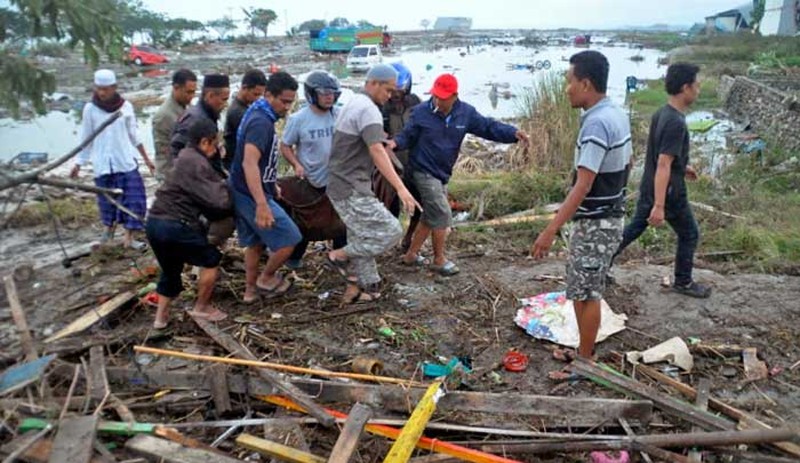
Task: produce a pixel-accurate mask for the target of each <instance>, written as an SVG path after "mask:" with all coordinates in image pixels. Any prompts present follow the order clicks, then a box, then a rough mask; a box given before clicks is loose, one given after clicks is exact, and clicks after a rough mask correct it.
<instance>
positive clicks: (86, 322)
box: [44, 291, 136, 343]
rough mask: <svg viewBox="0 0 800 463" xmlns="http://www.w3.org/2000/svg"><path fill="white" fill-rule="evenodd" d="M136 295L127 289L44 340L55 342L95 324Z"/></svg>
mask: <svg viewBox="0 0 800 463" xmlns="http://www.w3.org/2000/svg"><path fill="white" fill-rule="evenodd" d="M135 296H136V295H135V294H134V293H133V292H131V291H125V292H124V293H120V294H117V295H116V296H114V297H113V298H111V299H109V300H107V301H106V302H104V303H103V304H101V305H100V307H97V308H95V309H91V310H90V311H88V312H86V313H85V314H83V315H81V316H80V317H79V318H77V319H76V320H74V321H73V322H72V323H70V324H69V325H67V326H66V327H64V329H62V330H61V331H59V332H58V333H56V334H54V335H52V336H50V337H49V338H47V339H45V340H44V342H45V343H48V342H53V341H56V340H58V339H61V338H65V337H67V336H69V335H71V334H76V333H80V332H81V331H83V330H85V329H87V328H89V327H90V326H92V325H94V324H95V323H97V322H98V321H100V320H102V319H103V318H105V317H107V316H108V315H109V314H111V313H112V312H114V311H115V310H117V309H119V308H120V307H122V306H123V305H125V304H126V303H127V302H128V301H130V300H131V299H133V298H134V297H135Z"/></svg>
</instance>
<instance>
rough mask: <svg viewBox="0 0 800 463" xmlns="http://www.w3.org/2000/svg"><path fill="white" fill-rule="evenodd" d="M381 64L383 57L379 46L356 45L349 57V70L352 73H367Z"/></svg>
mask: <svg viewBox="0 0 800 463" xmlns="http://www.w3.org/2000/svg"><path fill="white" fill-rule="evenodd" d="M381 62H383V55H382V54H381V47H380V46H378V45H356V46H355V47H353V49H352V50H350V54H349V55H347V69H348V70H349V71H352V72H366V71H368V70H369V68H371V67H372V66H373V65H375V64H378V63H381Z"/></svg>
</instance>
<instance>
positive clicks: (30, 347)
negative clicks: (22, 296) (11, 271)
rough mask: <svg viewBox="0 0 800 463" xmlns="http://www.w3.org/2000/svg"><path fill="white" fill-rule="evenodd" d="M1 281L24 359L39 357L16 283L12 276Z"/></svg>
mask: <svg viewBox="0 0 800 463" xmlns="http://www.w3.org/2000/svg"><path fill="white" fill-rule="evenodd" d="M3 283H5V286H6V297H7V298H8V305H9V307H10V308H11V318H13V319H14V324H15V325H17V333H18V334H19V343H20V344H21V345H22V351H23V352H24V353H25V360H27V361H29V362H32V361H34V360H36V359H37V358H39V355H38V354H37V353H36V346H35V345H34V344H33V338H32V337H31V331H30V329H28V321H27V320H26V319H25V311H24V310H23V309H22V304H21V303H20V302H19V294H17V285H16V284H15V283H14V276H13V275H6V276H4V277H3Z"/></svg>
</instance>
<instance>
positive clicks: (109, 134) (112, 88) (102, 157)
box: [70, 69, 155, 249]
mask: <svg viewBox="0 0 800 463" xmlns="http://www.w3.org/2000/svg"><path fill="white" fill-rule="evenodd" d="M117 111H119V112H121V113H122V116H121V117H120V118H118V119H117V120H115V121H114V122H112V123H111V125H109V126H108V127H106V129H105V130H103V131H102V132H101V133H100V134H99V135H98V136H97V137H96V138H95V139H94V140H92V142H91V143H89V144H88V145H87V146H86V147H85V148H84V149H83V151H81V152H80V154H79V155H78V159H77V160H76V162H75V166H74V167H73V168H72V172H71V173H70V176H71V177H73V178H74V177H77V176H78V173H79V172H80V169H81V166H83V165H84V164H86V162H87V161H91V162H92V169H93V170H94V183H95V185H97V186H98V187H102V188H118V189H121V190H122V195H121V196H119V197H117V198H116V201H117V202H118V203H119V204H121V205H122V206H123V207H124V208H125V209H127V211H130V212H132V213H133V214H135V215H137V216H138V217H141V218H144V215H145V212H147V196H146V194H145V189H144V182H143V181H142V176H141V175H140V174H139V164H138V163H137V162H136V151H138V152H139V154H140V155H141V156H142V159H143V160H144V163H145V165H146V166H147V168H148V169H149V170H150V174H155V165H154V164H153V162H152V161H151V160H150V157H149V156H147V152H146V151H145V149H144V145H143V144H142V142H141V140H140V139H139V133H138V130H137V127H136V115H135V114H134V112H133V105H132V104H131V103H130V102H129V101H126V100H125V99H124V98H122V97H121V96H120V94H119V93H117V76H116V75H115V74H114V71H111V70H108V69H100V70H98V71H97V72H95V73H94V95H93V96H92V101H91V102H89V103H87V104H86V105H85V106H84V107H83V120H82V125H81V139H86V138H88V137H89V135H91V134H92V133H93V132H94V131H95V130H97V128H98V127H100V126H101V125H102V124H103V123H104V122H105V121H107V120H108V119H109V118H110V117H112V115H113V114H115V113H116V112H117ZM97 205H98V208H99V209H100V219H101V220H102V222H103V225H104V226H105V227H106V231H105V232H104V233H103V238H102V240H103V241H104V242H105V241H109V240H111V239H112V238H113V237H114V229H115V228H116V226H117V225H118V224H119V225H122V227H123V228H124V229H125V236H124V241H123V244H124V245H125V247H129V248H133V249H143V248H144V247H145V244H144V243H143V242H141V241H137V240H134V239H133V232H134V231H137V230H143V229H144V224H143V223H142V221H141V220H140V219H139V218H137V217H133V216H131V214H130V213H129V212H127V211H124V210H123V209H121V208H119V207H117V205H116V204H114V203H112V202H110V201H109V200H108V198H106V197H105V196H104V195H100V194H98V195H97Z"/></svg>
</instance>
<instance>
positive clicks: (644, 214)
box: [614, 199, 700, 285]
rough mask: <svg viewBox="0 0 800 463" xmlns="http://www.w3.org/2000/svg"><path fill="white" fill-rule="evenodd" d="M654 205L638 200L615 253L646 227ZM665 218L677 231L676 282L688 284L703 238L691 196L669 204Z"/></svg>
mask: <svg viewBox="0 0 800 463" xmlns="http://www.w3.org/2000/svg"><path fill="white" fill-rule="evenodd" d="M652 209H653V205H652V204H651V203H650V202H649V201H639V203H638V204H637V205H636V212H635V213H634V216H633V218H632V219H631V221H630V222H629V223H628V225H627V226H626V227H625V231H624V232H623V234H622V244H620V246H619V249H618V250H617V252H616V254H614V257H615V258H616V256H618V255H619V254H620V253H621V252H622V251H623V250H624V249H625V248H626V247H628V245H629V244H631V243H632V242H634V241H636V239H637V238H639V236H641V235H642V233H644V231H645V230H647V227H648V226H649V224H648V223H647V219H648V218H649V217H650V211H651V210H652ZM664 219H665V221H666V222H667V223H668V224H669V226H670V227H672V230H673V231H675V234H676V235H678V249H677V251H676V253H675V282H674V283H675V284H676V285H688V284H689V283H691V282H692V268H693V267H694V251H695V249H697V243H698V241H699V240H700V230H699V229H698V227H697V221H696V220H695V219H694V214H692V208H691V207H690V206H689V201H688V200H685V199H684V200H682V201H680V202H678V203H676V204H668V205H667V207H666V208H665V210H664Z"/></svg>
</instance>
